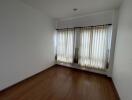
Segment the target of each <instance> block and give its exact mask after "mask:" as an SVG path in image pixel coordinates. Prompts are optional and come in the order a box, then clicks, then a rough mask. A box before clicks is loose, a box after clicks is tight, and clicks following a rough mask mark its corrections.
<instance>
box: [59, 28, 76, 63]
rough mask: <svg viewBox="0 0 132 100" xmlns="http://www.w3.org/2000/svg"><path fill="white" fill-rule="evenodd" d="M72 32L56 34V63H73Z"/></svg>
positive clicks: (60, 31) (66, 31) (61, 31)
mask: <svg viewBox="0 0 132 100" xmlns="http://www.w3.org/2000/svg"><path fill="white" fill-rule="evenodd" d="M73 41H74V30H73V29H64V30H58V32H57V61H60V62H67V63H72V62H73V45H74V44H73Z"/></svg>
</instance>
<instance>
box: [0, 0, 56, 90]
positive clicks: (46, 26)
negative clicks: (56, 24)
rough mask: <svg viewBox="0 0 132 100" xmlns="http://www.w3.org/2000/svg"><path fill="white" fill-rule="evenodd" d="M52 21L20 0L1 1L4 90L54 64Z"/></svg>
mask: <svg viewBox="0 0 132 100" xmlns="http://www.w3.org/2000/svg"><path fill="white" fill-rule="evenodd" d="M51 21H52V20H51V19H50V18H48V16H46V15H44V14H42V13H41V12H40V11H37V10H35V9H33V8H32V7H30V6H27V5H25V4H23V3H22V2H20V1H19V0H0V90H2V89H4V88H7V87H8V86H11V85H13V84H15V83H17V82H19V81H21V80H23V79H25V78H27V77H29V76H32V75H34V74H36V73H38V72H40V71H42V70H44V69H46V68H47V67H49V66H51V65H52V64H54V51H53V50H54V48H53V31H54V29H53V26H52V22H51Z"/></svg>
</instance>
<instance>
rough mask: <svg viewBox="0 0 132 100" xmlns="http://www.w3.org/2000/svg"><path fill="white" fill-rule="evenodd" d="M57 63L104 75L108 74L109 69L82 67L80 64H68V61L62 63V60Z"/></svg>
mask: <svg viewBox="0 0 132 100" xmlns="http://www.w3.org/2000/svg"><path fill="white" fill-rule="evenodd" d="M56 64H58V65H62V66H65V67H70V68H75V69H80V70H84V71H88V72H93V73H97V74H102V75H106V76H107V71H101V70H95V69H88V68H81V67H80V65H78V64H66V63H60V62H56ZM108 77H109V76H108Z"/></svg>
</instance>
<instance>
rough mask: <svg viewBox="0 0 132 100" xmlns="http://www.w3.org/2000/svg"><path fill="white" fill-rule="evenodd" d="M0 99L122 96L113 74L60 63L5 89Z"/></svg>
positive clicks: (67, 99)
mask: <svg viewBox="0 0 132 100" xmlns="http://www.w3.org/2000/svg"><path fill="white" fill-rule="evenodd" d="M0 100H119V98H118V95H117V94H116V91H115V89H114V87H113V83H112V80H111V79H110V78H107V77H106V76H103V75H99V74H94V73H90V72H85V71H80V70H77V69H72V68H66V67H62V66H59V65H56V66H53V67H51V68H49V69H47V70H45V71H43V72H41V73H40V74H37V75H35V76H33V77H31V78H29V79H27V80H25V81H22V82H20V83H18V84H17V85H15V86H12V87H10V88H8V89H6V90H4V91H2V92H1V93H0Z"/></svg>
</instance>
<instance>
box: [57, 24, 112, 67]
mask: <svg viewBox="0 0 132 100" xmlns="http://www.w3.org/2000/svg"><path fill="white" fill-rule="evenodd" d="M111 35H112V26H111V25H102V26H95V27H84V28H77V29H74V28H71V29H61V30H57V38H56V39H57V40H56V48H57V49H56V50H57V61H61V62H66V63H73V59H78V60H76V61H77V63H78V64H80V65H81V66H85V67H90V68H96V69H105V68H106V65H107V64H108V62H109V56H110V47H111ZM76 50H77V51H76Z"/></svg>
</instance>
